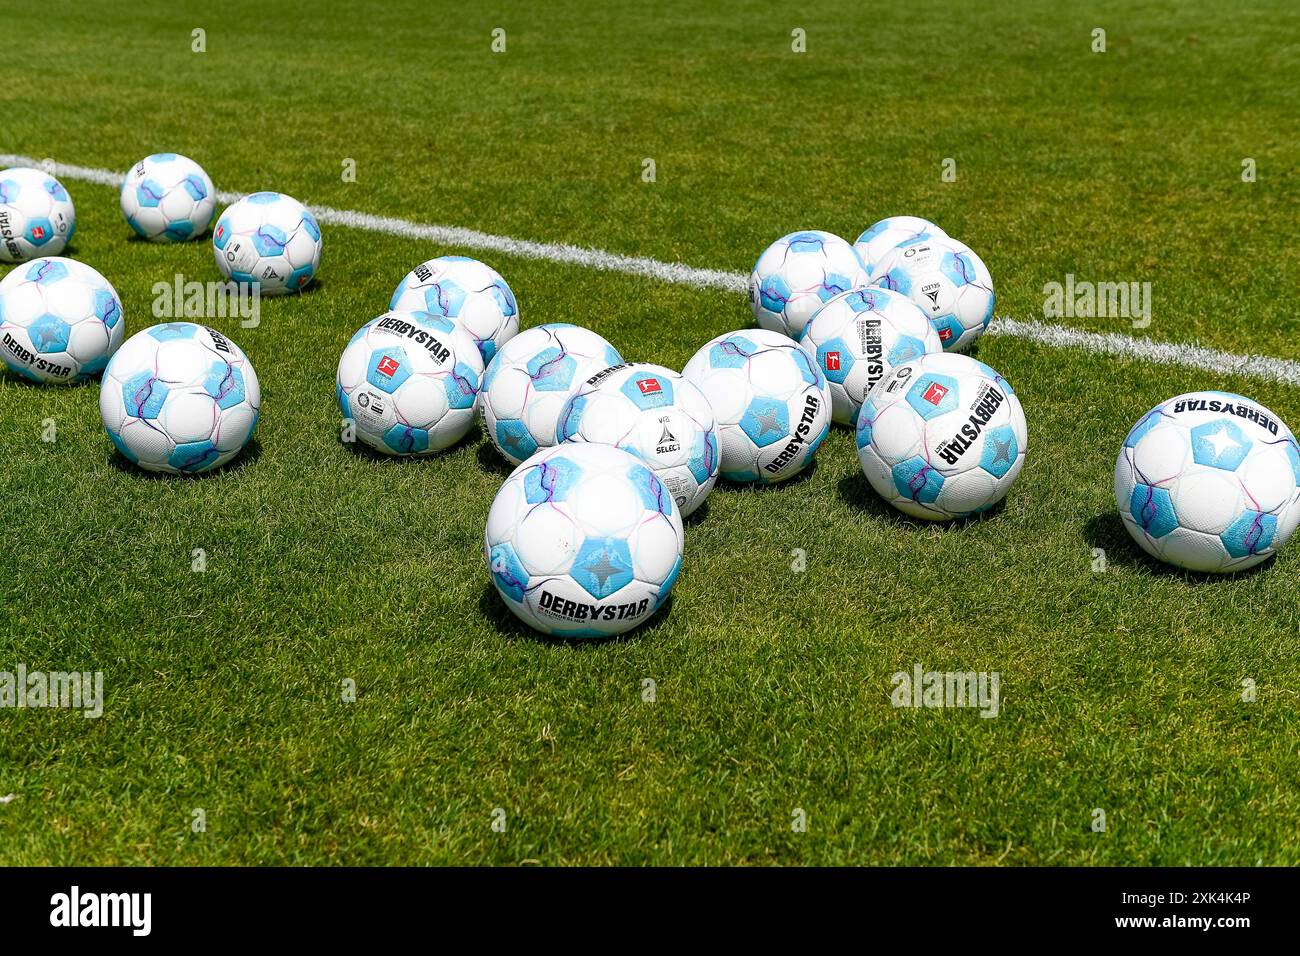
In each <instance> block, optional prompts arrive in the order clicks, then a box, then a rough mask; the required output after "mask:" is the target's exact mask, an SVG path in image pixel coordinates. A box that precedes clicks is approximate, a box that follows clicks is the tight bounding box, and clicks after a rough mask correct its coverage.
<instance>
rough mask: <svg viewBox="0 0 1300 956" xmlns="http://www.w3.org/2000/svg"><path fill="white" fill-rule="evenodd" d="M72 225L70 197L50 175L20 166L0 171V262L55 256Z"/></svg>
mask: <svg viewBox="0 0 1300 956" xmlns="http://www.w3.org/2000/svg"><path fill="white" fill-rule="evenodd" d="M76 228H77V214H76V212H75V210H73V208H72V199H71V197H69V196H68V191H67V190H66V189H64V188H63V184H62V183H60V182H59V181H58V180H57V179H55V178H54V177H53V176H51V175H49V174H48V173H43V172H41V171H40V170H39V169H28V168H26V167H22V166H15V167H13V168H12V169H6V170H4V171H2V172H0V262H27V261H28V260H30V259H35V258H36V257H37V256H57V255H58V254H59V253H60V252H62V251H63V250H64V248H65V247H66V246H67V245H68V240H69V239H71V238H72V234H73V232H75V231H76Z"/></svg>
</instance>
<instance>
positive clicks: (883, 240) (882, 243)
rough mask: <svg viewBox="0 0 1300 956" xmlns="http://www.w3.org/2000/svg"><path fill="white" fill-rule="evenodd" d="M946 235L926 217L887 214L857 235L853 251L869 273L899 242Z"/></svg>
mask: <svg viewBox="0 0 1300 956" xmlns="http://www.w3.org/2000/svg"><path fill="white" fill-rule="evenodd" d="M946 235H948V234H947V233H946V232H944V231H943V230H942V229H940V228H939V227H938V226H936V225H935V224H934V223H932V222H931V221H930V220H928V219H921V218H920V217H918V216H889V217H888V218H886V219H882V220H880V222H878V223H876V224H875V225H874V226H871V227H870V228H868V229H867V230H866V231H865V232H864V233H862V235H860V236H858V241H857V242H855V243H853V251H854V252H856V253H857V254H858V258H859V259H861V260H862V268H863V269H865V270H866V271H867V273H868V274H870V272H871V270H872V269H874V268H875V266H876V263H878V262H879V261H880V260H881V259H883V258H884V257H885V254H886V253H887V252H889V251H890V250H891V249H893V248H894V247H895V246H896V245H898V244H899V243H901V242H908V241H910V240H912V239H929V238H931V237H933V236H946Z"/></svg>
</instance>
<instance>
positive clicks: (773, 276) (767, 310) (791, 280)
mask: <svg viewBox="0 0 1300 956" xmlns="http://www.w3.org/2000/svg"><path fill="white" fill-rule="evenodd" d="M869 284H870V283H869V281H868V274H867V271H866V270H865V269H863V268H862V263H861V262H860V261H859V260H858V254H857V253H856V252H854V251H853V247H852V246H850V245H849V244H848V243H847V242H845V241H844V240H843V239H841V238H840V237H839V236H836V235H833V234H831V233H829V232H820V231H818V230H815V229H814V230H808V231H805V232H794V233H791V234H790V235H788V236H782V237H781V238H780V239H778V240H777V241H776V242H774V243H772V244H771V245H770V246H768V247H767V249H766V250H765V251H764V252H763V254H762V255H761V256H759V257H758V262H757V263H756V264H755V265H754V271H753V273H752V274H751V275H750V277H749V303H750V305H751V306H752V307H753V309H754V318H755V319H757V320H758V324H759V325H760V326H761V327H762V328H764V329H770V330H771V331H773V332H782V333H784V334H785V335H788V336H790V337H791V338H796V339H797V338H798V337H799V336H800V335H801V334H802V333H803V330H804V326H806V325H807V324H808V320H809V319H811V318H812V316H813V313H814V312H816V311H817V310H818V309H819V308H821V307H822V305H823V303H825V302H828V301H829V300H830V299H832V298H834V297H835V296H837V295H839V294H840V293H841V292H848V291H849V290H850V289H857V288H860V287H862V286H865V285H869Z"/></svg>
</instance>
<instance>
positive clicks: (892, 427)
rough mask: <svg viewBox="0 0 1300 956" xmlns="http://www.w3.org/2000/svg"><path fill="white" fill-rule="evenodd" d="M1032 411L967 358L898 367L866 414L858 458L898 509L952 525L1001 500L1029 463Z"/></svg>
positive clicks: (927, 358)
mask: <svg viewBox="0 0 1300 956" xmlns="http://www.w3.org/2000/svg"><path fill="white" fill-rule="evenodd" d="M1027 443H1028V438H1027V435H1026V432H1025V412H1024V409H1022V408H1021V407H1020V399H1019V398H1017V397H1016V393H1015V392H1014V391H1013V390H1012V388H1011V385H1010V383H1009V382H1007V380H1006V379H1004V378H1003V377H1002V376H1001V375H999V374H998V373H997V372H995V371H994V370H993V369H991V368H989V367H988V366H987V365H985V364H984V363H983V362H978V361H976V360H975V359H973V358H970V357H969V356H966V355H953V354H951V353H947V352H939V353H935V354H930V355H923V356H922V357H921V358H919V359H916V360H915V361H912V362H907V363H905V364H903V365H900V366H899V367H898V368H896V369H894V370H893V371H892V372H891V373H890V374H889V375H887V376H886V377H885V378H883V379H881V380H880V381H879V382H878V383H877V384H876V387H875V388H873V389H872V390H871V391H870V392H869V393H868V394H867V400H866V401H865V402H864V403H863V405H862V410H861V411H860V412H859V413H858V428H857V444H858V460H859V462H860V463H861V465H862V471H863V473H864V474H865V475H866V476H867V481H868V482H869V483H870V484H871V487H872V488H874V489H875V490H876V492H877V493H878V494H879V495H880V496H881V497H882V498H884V499H885V500H886V501H888V502H889V503H890V504H891V505H893V506H894V507H895V508H897V509H898V510H900V511H902V512H904V513H906V514H909V515H912V516H913V517H916V518H925V519H927V520H931V521H945V520H948V519H951V518H964V517H966V516H968V515H973V514H977V513H979V512H981V511H985V510H987V509H988V508H990V507H992V506H993V505H995V504H997V502H999V501H1001V500H1002V499H1003V498H1004V497H1005V496H1006V493H1007V491H1008V490H1009V489H1010V488H1011V485H1012V483H1013V482H1014V481H1015V480H1016V478H1017V476H1019V474H1020V469H1021V468H1023V467H1024V464H1025V449H1026V447H1027Z"/></svg>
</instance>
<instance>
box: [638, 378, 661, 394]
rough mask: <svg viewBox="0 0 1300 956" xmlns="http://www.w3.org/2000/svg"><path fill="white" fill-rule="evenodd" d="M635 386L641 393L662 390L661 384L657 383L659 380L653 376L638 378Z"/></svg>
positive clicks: (654, 392) (656, 392)
mask: <svg viewBox="0 0 1300 956" xmlns="http://www.w3.org/2000/svg"><path fill="white" fill-rule="evenodd" d="M636 387H637V388H639V389H641V394H642V395H657V394H658V393H659V392H662V391H663V386H662V385H660V384H659V380H658V379H654V378H642V379H638V380H637V383H636Z"/></svg>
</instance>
